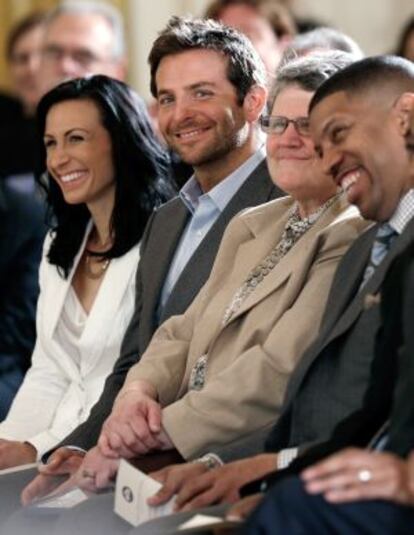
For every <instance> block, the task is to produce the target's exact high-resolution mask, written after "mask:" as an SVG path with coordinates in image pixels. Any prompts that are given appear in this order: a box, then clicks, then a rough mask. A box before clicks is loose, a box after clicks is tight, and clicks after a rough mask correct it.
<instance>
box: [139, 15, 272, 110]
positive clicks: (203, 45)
mask: <svg viewBox="0 0 414 535" xmlns="http://www.w3.org/2000/svg"><path fill="white" fill-rule="evenodd" d="M188 50H213V51H215V52H217V53H219V54H221V55H222V56H224V58H226V59H227V62H228V64H227V78H228V80H229V82H230V83H231V84H232V85H233V86H234V88H235V90H236V94H237V98H238V103H239V105H242V104H243V101H244V98H245V96H246V95H247V93H248V92H249V91H250V89H251V88H252V87H253V86H254V85H261V86H264V85H266V74H265V68H264V65H263V62H262V60H261V59H260V57H259V55H258V53H257V52H256V50H255V48H254V47H253V45H252V43H251V41H250V40H249V39H248V38H247V37H246V36H245V35H242V34H241V33H239V32H238V31H237V30H234V29H233V28H229V27H228V26H223V24H220V23H219V22H216V21H214V20H210V19H209V20H202V19H193V18H189V17H175V16H173V17H171V18H170V20H169V21H168V23H167V25H166V27H165V28H164V29H163V30H162V31H161V32H160V33H159V35H158V37H157V39H156V40H155V41H154V43H153V45H152V48H151V51H150V53H149V56H148V63H149V65H150V71H151V82H150V89H151V93H152V95H153V96H154V97H155V98H157V81H156V75H157V70H158V67H159V65H160V63H161V61H162V60H163V59H164V58H165V57H166V56H171V55H174V54H180V53H181V52H186V51H188Z"/></svg>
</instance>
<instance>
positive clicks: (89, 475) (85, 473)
mask: <svg viewBox="0 0 414 535" xmlns="http://www.w3.org/2000/svg"><path fill="white" fill-rule="evenodd" d="M95 476H96V472H90V471H89V470H82V477H84V478H88V479H95Z"/></svg>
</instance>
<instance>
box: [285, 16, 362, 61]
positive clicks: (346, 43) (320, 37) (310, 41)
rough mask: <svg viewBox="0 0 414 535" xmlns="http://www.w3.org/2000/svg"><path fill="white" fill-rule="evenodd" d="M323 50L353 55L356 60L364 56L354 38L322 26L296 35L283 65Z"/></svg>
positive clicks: (288, 47)
mask: <svg viewBox="0 0 414 535" xmlns="http://www.w3.org/2000/svg"><path fill="white" fill-rule="evenodd" d="M323 50H339V51H341V52H346V53H348V54H352V56H353V57H354V58H355V60H358V59H361V58H363V56H364V53H363V52H362V50H361V48H360V46H359V45H358V43H357V42H356V41H354V39H352V37H349V35H346V34H345V33H343V32H341V31H340V30H337V29H335V28H329V27H328V26H321V27H320V28H315V29H314V30H312V31H309V32H305V33H301V34H298V35H296V36H295V37H294V38H293V39H292V41H291V42H290V43H289V46H287V47H286V48H285V51H284V53H283V57H282V60H281V64H282V65H284V64H285V63H287V62H289V61H291V60H292V59H295V58H297V57H299V56H307V55H308V54H311V53H314V52H320V51H323Z"/></svg>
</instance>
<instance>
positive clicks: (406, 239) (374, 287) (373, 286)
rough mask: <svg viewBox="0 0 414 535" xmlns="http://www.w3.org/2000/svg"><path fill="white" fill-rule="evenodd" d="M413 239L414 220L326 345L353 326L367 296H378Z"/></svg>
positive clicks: (358, 294) (398, 239) (359, 293)
mask: <svg viewBox="0 0 414 535" xmlns="http://www.w3.org/2000/svg"><path fill="white" fill-rule="evenodd" d="M375 230H376V229H375ZM373 234H374V236H375V232H373ZM374 236H373V237H374ZM413 239H414V219H413V220H412V221H411V222H410V223H409V224H408V225H407V227H406V229H405V230H404V232H403V233H402V234H401V235H400V236H399V237H398V238H397V239H396V240H395V242H394V244H393V246H392V247H391V249H390V251H389V253H388V254H387V256H386V257H385V258H384V260H383V261H382V262H381V264H380V265H379V266H378V268H377V269H376V270H375V272H374V274H373V275H372V277H371V279H370V280H369V281H368V282H367V283H366V285H365V286H364V287H363V288H362V290H361V291H360V292H358V293H357V294H356V296H355V299H354V300H353V302H352V303H351V304H350V306H349V308H348V309H347V311H346V312H345V314H344V315H343V317H342V319H341V321H339V322H338V323H337V325H336V327H335V328H334V329H333V330H332V333H331V335H330V336H329V337H328V338H327V340H326V343H325V345H326V344H328V343H329V342H330V341H331V340H333V339H334V338H336V337H337V336H340V335H341V334H342V333H343V332H345V331H346V330H347V329H348V328H349V327H350V326H351V325H352V323H353V322H354V321H356V319H357V317H358V316H359V314H360V313H361V312H362V310H363V308H364V303H365V297H366V295H367V294H376V293H377V292H378V291H379V289H380V286H381V284H382V283H383V281H384V277H385V275H386V274H387V272H388V269H389V267H390V265H391V263H392V262H393V261H394V259H395V258H396V256H398V255H399V254H400V253H401V252H402V251H403V250H404V249H405V248H406V247H407V245H408V244H409V243H410V242H411V241H412V240H413ZM372 241H373V238H372V240H371V246H372ZM370 252H371V248H370V250H369V253H370ZM368 256H369V254H368ZM366 262H368V258H367V259H366ZM365 265H366V264H365Z"/></svg>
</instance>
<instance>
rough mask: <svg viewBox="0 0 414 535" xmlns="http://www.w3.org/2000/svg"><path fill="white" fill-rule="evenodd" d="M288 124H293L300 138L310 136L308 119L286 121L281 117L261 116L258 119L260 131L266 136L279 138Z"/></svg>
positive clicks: (298, 118) (299, 118)
mask: <svg viewBox="0 0 414 535" xmlns="http://www.w3.org/2000/svg"><path fill="white" fill-rule="evenodd" d="M289 123H292V124H293V126H294V127H295V130H296V132H297V133H298V134H299V135H300V136H304V137H308V136H309V135H310V132H309V119H308V117H297V118H296V119H288V118H287V117H283V116H282V115H262V116H261V117H260V126H261V129H262V130H263V132H266V134H275V135H277V136H281V135H282V134H283V132H284V131H285V130H286V128H287V127H288V126H289Z"/></svg>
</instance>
